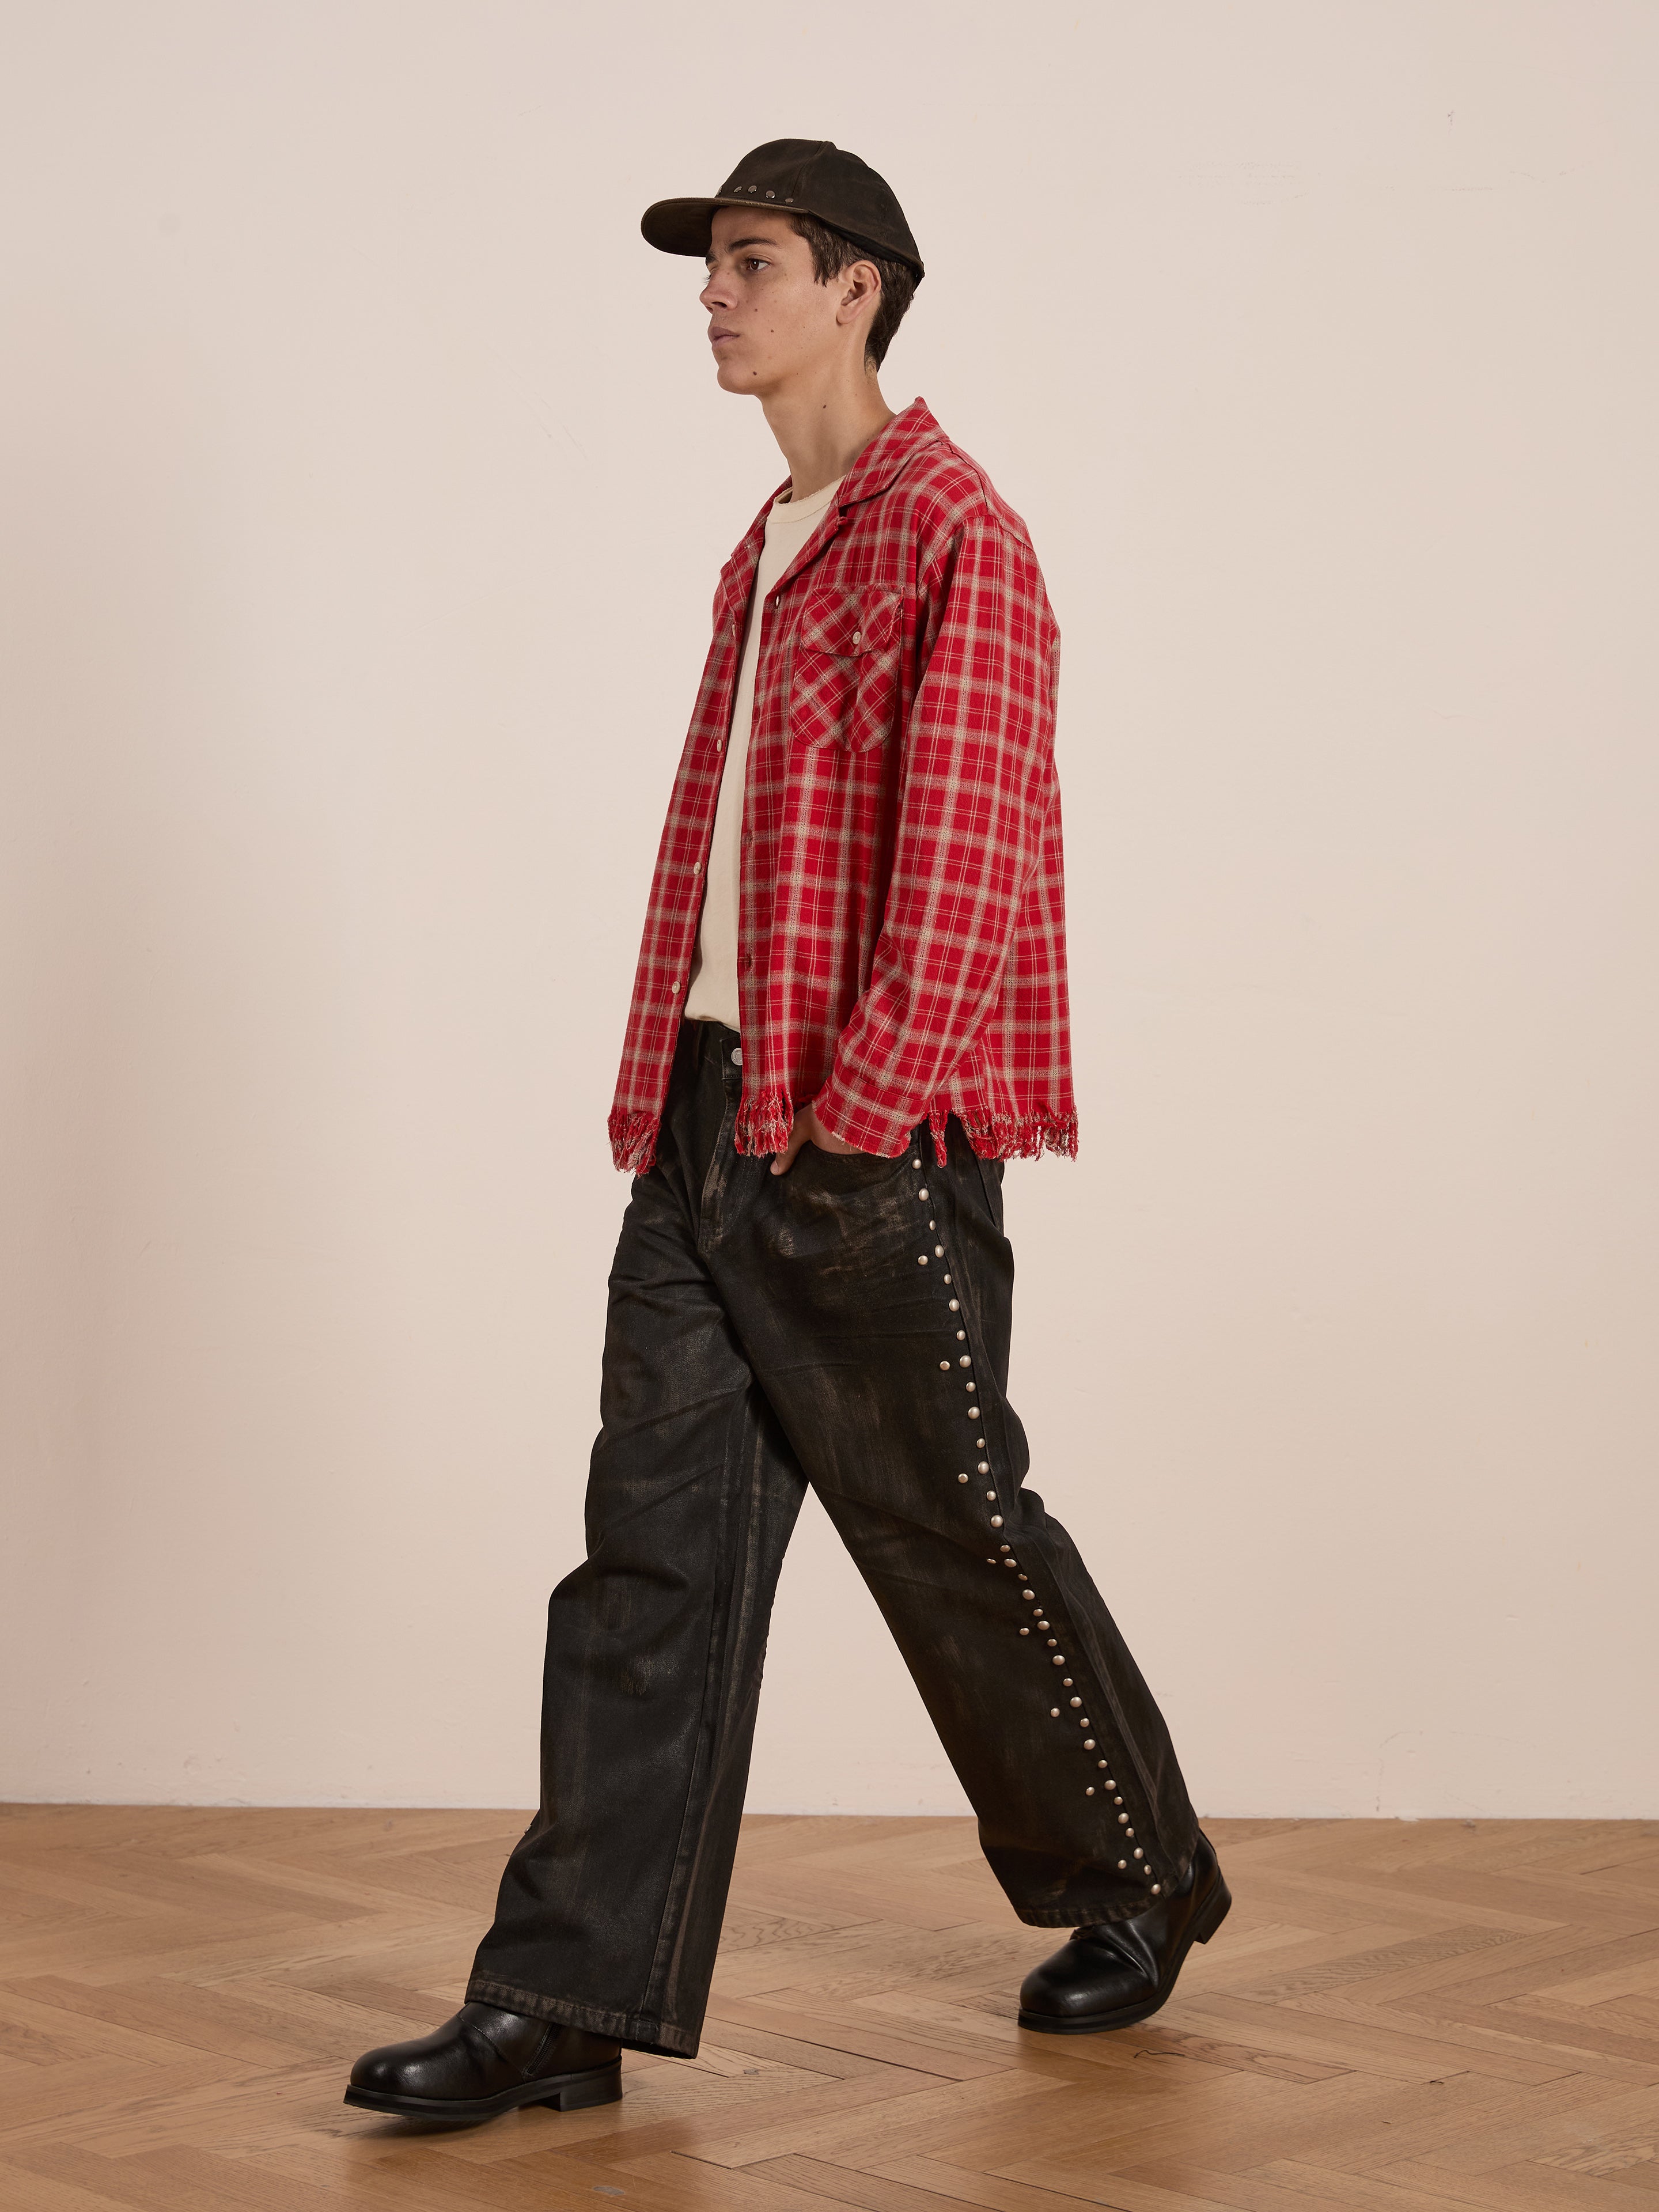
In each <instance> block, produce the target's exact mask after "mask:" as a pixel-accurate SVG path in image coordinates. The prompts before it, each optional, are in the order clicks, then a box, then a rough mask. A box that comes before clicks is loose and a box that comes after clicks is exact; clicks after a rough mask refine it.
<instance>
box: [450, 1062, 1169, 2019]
mask: <svg viewBox="0 0 1659 2212" xmlns="http://www.w3.org/2000/svg"><path fill="white" fill-rule="evenodd" d="M740 1087H741V1070H740V1066H739V1065H738V1038H737V1036H736V1035H735V1034H734V1033H733V1032H732V1030H726V1029H723V1028H720V1027H719V1026H718V1025H716V1024H708V1023H686V1024H683V1026H682V1030H681V1036H680V1041H679V1045H678V1051H677V1054H676V1057H675V1062H674V1072H673V1079H672V1082H671V1087H670V1091H669V1097H668V1103H667V1107H666V1110H665V1116H664V1121H663V1127H662V1132H661V1136H660V1139H659V1146H658V1154H657V1160H656V1164H655V1165H654V1166H653V1168H652V1169H651V1170H650V1171H649V1172H648V1173H647V1174H646V1175H644V1176H639V1177H637V1178H636V1179H635V1183H634V1188H633V1194H632V1196H631V1198H630V1200H629V1206H628V1211H627V1213H626V1215H625V1217H624V1219H623V1230H622V1237H621V1240H620V1242H619V1243H618V1245H617V1260H616V1265H615V1267H614V1269H613V1270H612V1273H611V1298H610V1317H609V1324H608V1328H607V1332H606V1336H605V1371H604V1382H603V1387H602V1395H601V1418H602V1422H603V1426H602V1427H601V1429H600V1432H599V1441H598V1443H596V1444H595V1446H594V1448H593V1458H592V1471H591V1474H590V1476H589V1481H588V1490H587V1510H586V1518H587V1557H586V1560H585V1561H584V1562H583V1564H582V1565H580V1566H579V1567H577V1568H576V1569H575V1570H574V1572H572V1573H570V1574H568V1575H567V1576H566V1577H565V1578H564V1580H563V1581H562V1583H560V1584H559V1586H558V1588H557V1589H556V1590H555V1591H554V1593H553V1595H552V1598H551V1601H550V1604H549V1607H548V1629H547V1668H546V1677H545V1686H544V1708H543V1722H542V1801H541V1808H540V1810H539V1811H538V1814H536V1817H535V1819H534V1820H533V1821H532V1823H531V1826H529V1828H528V1829H527V1830H526V1832H525V1834H524V1836H523V1838H521V1840H520V1842H519V1844H517V1846H516V1847H515V1848H514V1850H513V1854H512V1856H511V1857H510V1858H509V1859H508V1861H507V1869H506V1871H505V1873H504V1875H503V1876H502V1879H501V1894H500V1899H499V1902H498V1905H497V1909H496V1915H495V1924H494V1925H493V1926H492V1927H491V1929H489V1934H488V1935H487V1936H485V1937H484V1939H483V1942H482V1943H481V1944H480V1946H479V1948H478V1954H477V1961H476V1963H475V1966H474V1968H473V1973H472V1978H471V1983H470V1984H469V1986H468V1990H467V1995H468V1996H469V1997H470V1998H479V1999H483V2001H485V2002H489V2003H491V2004H497V2005H502V2006H505V2007H507V2008H508V2009H509V2010H511V2011H514V2012H520V2013H528V2014H531V2015H534V2016H536V2017H538V2018H541V2019H544V2020H550V2021H564V2022H567V2023H568V2024H569V2025H571V2026H574V2027H583V2028H586V2029H588V2030H589V2031H591V2032H592V2033H595V2034H599V2035H605V2036H613V2037H615V2038H617V2039H618V2040H620V2041H621V2042H623V2043H624V2044H628V2045H632V2046H633V2047H634V2048H635V2049H638V2050H642V2051H665V2052H669V2053H671V2054H676V2055H679V2056H684V2057H693V2056H695V2055H696V2049H697V2042H698V2037H699V2035H700V2033H701V2031H702V2018H703V2012H704V2008H705V2006H706V2004H707V2002H708V1985H709V1981H710V1978H711V1976H712V1974H713V1971H714V1952H715V1947H716V1944H717V1942H718V1941H719V1937H720V1920H721V1916H722V1913H723V1911H724V1910H725V1905H726V1890H727V1887H728V1884H729V1881H730V1878H731V1869H732V1857H733V1853H734V1851H735V1849H736V1845H737V1839H738V1817H739V1815H740V1814H741V1813H742V1810H743V1798H744V1782H745V1778H746V1777H747V1772H748V1766H749V1754H750V1742H751V1740H752V1737H753V1735H754V1727H755V1711H756V1705H757V1699H758V1697H759V1692H760V1680H761V1666H762V1661H763V1656H764V1652H765V1646H766V1632H767V1625H768V1620H769V1614H770V1611H771V1606H772V1598H773V1592H774V1590H775V1587H776V1583H777V1578H778V1571H779V1568H780V1566H781V1563H782V1559H783V1553H784V1547H785V1546H786V1545H787V1542H788V1541H789V1534H790V1531H791V1529H792V1528H793V1524H794V1521H795V1516H796V1514H797V1512H798V1510H799V1506H800V1503H801V1499H802V1497H803V1495H804V1493H805V1488H806V1486H807V1485H808V1484H809V1483H810V1484H811V1486H812V1487H813V1489H814V1490H816V1491H817V1494H818V1496H819V1498H821V1499H822V1501H823V1505H824V1508H825V1510H827V1512H828V1513H829V1517H830V1519H831V1521H832V1522H834V1523H835V1526H836V1529H837V1531H838V1532H839V1534H840V1535H841V1537H842V1541H843V1542H844V1543H845V1544H846V1546H847V1547H848V1551H849V1552H850V1553H852V1555H853V1558H854V1560H855V1561H856V1563H857V1565H858V1566H859V1569H860V1572H861V1573H862V1574H863V1576H864V1577H865V1580H866V1583H868V1584H869V1587H870V1589H871V1591H872V1594H873V1595H874V1597H875V1600H876V1602H877V1604H878V1606H879V1607H881V1611H882V1613H883V1615H884V1618H885V1620H886V1622H887V1625H888V1626H889V1627H890V1629H891V1630H892V1632H893V1634H894V1637H895V1638H896V1640H897V1643H898V1646H899V1649H900V1650H901V1652H902V1654H903V1656H904V1660H905V1663H906V1664H907V1665H908V1668H909V1669H910V1672H911V1674H913V1675H914V1676H915V1682H916V1686H917V1688H918V1689H919V1690H920V1691H921V1696H922V1699H923V1701H924V1703H925V1704H926V1705H927V1711H928V1713H929V1715H930V1716H931V1717H932V1719H933V1724H934V1726H935V1727H936V1728H937V1729H938V1730H939V1737H940V1740H941V1741H942V1742H943V1744H944V1746H945V1751H946V1753H948V1754H949V1757H950V1759H951V1765H952V1766H954V1767H955V1769H956V1771H957V1775H958V1776H959V1777H960V1778H961V1781H962V1785H963V1789H964V1790H966V1792H967V1794H968V1797H969V1801H970V1802H971V1803H972V1805H973V1807H974V1810H975V1813H976V1814H978V1816H979V1833H980V1840H981V1845H982V1847H983V1849H984V1852H985V1856H986V1857H987V1860H988V1861H989V1863H990V1865H991V1868H992V1870H993V1872H994V1874H995V1875H996V1877H997V1879H998V1881H1000V1883H1001V1884H1002V1887H1003V1888H1004V1890H1005V1891H1006V1893H1007V1895H1008V1899H1009V1901H1010V1903H1011V1904H1012V1906H1013V1909H1014V1911H1016V1912H1017V1913H1018V1915H1019V1917H1020V1918H1021V1919H1022V1920H1025V1921H1029V1922H1030V1923H1033V1924H1034V1925H1036V1926H1038V1927H1044V1928H1061V1927H1071V1926H1073V1925H1078V1924H1081V1923H1084V1922H1087V1921H1105V1920H1113V1919H1119V1918H1122V1917H1126V1916H1127V1915H1129V1914H1132V1913H1134V1912H1138V1911H1142V1910H1144V1908H1145V1907H1146V1905H1147V1904H1148V1903H1149V1901H1150V1899H1151V1895H1152V1892H1153V1889H1154V1887H1156V1888H1157V1890H1158V1892H1159V1893H1162V1892H1163V1891H1164V1889H1165V1888H1166V1887H1169V1886H1170V1885H1172V1884H1175V1883H1178V1882H1179V1881H1181V1879H1182V1876H1183V1875H1185V1873H1186V1870H1187V1867H1188V1862H1189V1860H1190V1858H1191V1855H1192V1851H1193V1848H1194V1844H1195V1842H1196V1840H1197V1824H1196V1821H1195V1820H1194V1814H1193V1808H1192V1806H1191V1805H1190V1803H1189V1802H1188V1796H1187V1791H1186V1788H1185V1785H1184V1784H1183V1783H1182V1778H1181V1771H1180V1769H1179V1767H1178V1766H1177V1765H1176V1757H1175V1753H1174V1750H1173V1748H1172V1747H1171V1745H1170V1738H1169V1735H1168V1732H1167V1730H1166V1729H1165V1728H1164V1722H1163V1719H1162V1717H1161V1716H1160V1715H1159V1712H1158V1707H1157V1705H1155V1704H1154V1702H1153V1700H1152V1693H1151V1692H1150V1691H1149V1690H1148V1688H1147V1686H1146V1682H1145V1681H1144V1680H1143V1679H1142V1677H1141V1675H1140V1673H1139V1669H1138V1668H1136V1666H1135V1663H1134V1661H1133V1659H1132V1658H1131V1657H1130V1656H1129V1652H1128V1650H1127V1647H1126V1645H1125V1644H1124V1642H1123V1639H1122V1638H1121V1636H1120V1634H1119V1633H1118V1631H1117V1628H1116V1626H1115V1624H1114V1622H1113V1620H1112V1618H1111V1615H1110V1614H1109V1613H1108V1612H1107V1610H1106V1607H1105V1605H1104V1603H1103V1601H1102V1599H1101V1597H1100V1595H1099V1593H1098V1591H1097V1589H1096V1588H1095V1586H1094V1583H1092V1582H1091V1580H1090V1578H1089V1575H1088V1572H1087V1571H1086V1570H1085V1567H1084V1565H1083V1562H1082V1560H1081V1559H1079V1556H1078V1553H1077V1549H1076V1547H1075V1546H1074V1545H1073V1542H1072V1540H1071V1538H1070V1537H1069V1536H1068V1535H1067V1534H1066V1531H1065V1530H1064V1529H1063V1528H1061V1527H1060V1524H1059V1523H1058V1522H1055V1521H1053V1520H1051V1519H1050V1518H1049V1517H1048V1515H1047V1514H1046V1513H1045V1512H1044V1511H1043V1509H1042V1500H1041V1498H1038V1497H1037V1496H1036V1493H1035V1492H1032V1491H1030V1490H1027V1489H1025V1488H1024V1487H1023V1484H1024V1475H1025V1470H1026V1465H1027V1454H1026V1446H1025V1437H1024V1431H1023V1430H1022V1429H1021V1427H1020V1425H1019V1422H1018V1419H1016V1418H1015V1415H1014V1413H1013V1411H1012V1407H1010V1406H1009V1404H1008V1401H1007V1399H1006V1396H1005V1395H1004V1391H1005V1386H1006V1380H1007V1372H1008V1344H1009V1332H1010V1325H1011V1318H1012V1283H1013V1261H1012V1253H1011V1251H1010V1249H1009V1246H1008V1244H1007V1242H1006V1239H1005V1237H1004V1236H1003V1233H1002V1188H1001V1185H1002V1170H1001V1167H1000V1163H998V1162H995V1161H989V1160H981V1159H978V1158H975V1154H974V1152H972V1150H971V1148H970V1147H969V1144H968V1142H967V1139H966V1138H965V1136H964V1135H963V1131H962V1129H961V1127H960V1125H959V1124H958V1123H957V1122H956V1121H954V1120H953V1121H951V1124H950V1128H949V1139H948V1144H947V1146H946V1148H945V1149H946V1154H947V1157H946V1158H945V1159H943V1160H939V1159H936V1158H935V1157H934V1152H933V1143H932V1140H931V1139H930V1137H929V1135H928V1133H927V1125H926V1124H925V1123H924V1124H923V1125H922V1126H921V1127H920V1128H919V1129H918V1130H917V1132H916V1133H915V1137H914V1139H913V1140H912V1142H911V1143H910V1144H909V1145H908V1146H906V1148H905V1151H904V1153H903V1156H902V1158H899V1159H896V1160H888V1159H877V1158H872V1157H870V1156H869V1155H867V1154H863V1153H859V1154H854V1155H848V1156H842V1155H839V1154H832V1153H829V1152H823V1151H821V1150H819V1149H818V1148H817V1147H816V1146H811V1145H809V1146H805V1148H804V1149H803V1151H802V1152H801V1153H800V1155H799V1158H798V1159H797V1160H796V1162H795V1164H794V1166H793V1169H792V1170H791V1171H790V1172H789V1173H788V1174H787V1176H774V1175H772V1174H771V1172H770V1167H771V1163H770V1161H769V1159H763V1158H760V1159H751V1158H742V1157H740V1156H739V1155H738V1152H736V1151H735V1150H734V1149H733V1146H732V1133H733V1127H734V1123H735V1119H736V1115H737V1109H738V1094H739V1091H740Z"/></svg>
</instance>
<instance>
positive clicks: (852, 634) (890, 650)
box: [788, 584, 904, 753]
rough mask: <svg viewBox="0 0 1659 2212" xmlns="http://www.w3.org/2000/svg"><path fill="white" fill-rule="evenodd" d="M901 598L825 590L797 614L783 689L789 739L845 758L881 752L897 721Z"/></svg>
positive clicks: (869, 589)
mask: <svg viewBox="0 0 1659 2212" xmlns="http://www.w3.org/2000/svg"><path fill="white" fill-rule="evenodd" d="M903 607H904V594H903V592H899V591H894V590H890V589H884V588H883V587H882V586H878V585H862V586H848V585H839V584H828V585H824V586H820V588H819V589H818V590H817V591H815V592H811V594H810V595H809V597H808V598H807V599H806V600H805V602H804V604H803V605H802V607H801V614H800V626H799V629H798V630H797V631H796V633H795V650H794V665H793V669H792V670H791V671H790V672H791V679H792V680H791V683H790V686H789V692H788V700H789V735H790V738H791V740H792V742H793V743H794V744H800V745H806V746H817V745H829V744H837V745H840V746H842V748H843V749H844V750H846V751H848V752H849V753H862V752H867V751H869V750H870V749H871V747H872V745H878V744H883V743H884V741H885V739H886V738H887V737H888V735H889V734H890V732H891V731H892V730H893V728H894V727H895V726H896V722H897V720H898V709H899V682H898V665H899V652H900V645H901V641H902V636H903V626H902V622H901V620H900V617H901V615H902V611H903Z"/></svg>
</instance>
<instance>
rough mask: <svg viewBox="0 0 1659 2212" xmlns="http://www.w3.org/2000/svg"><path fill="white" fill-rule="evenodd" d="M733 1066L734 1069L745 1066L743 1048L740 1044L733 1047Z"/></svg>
mask: <svg viewBox="0 0 1659 2212" xmlns="http://www.w3.org/2000/svg"><path fill="white" fill-rule="evenodd" d="M732 1066H733V1067H741V1066H743V1047H742V1046H741V1045H740V1044H738V1045H733V1046H732Z"/></svg>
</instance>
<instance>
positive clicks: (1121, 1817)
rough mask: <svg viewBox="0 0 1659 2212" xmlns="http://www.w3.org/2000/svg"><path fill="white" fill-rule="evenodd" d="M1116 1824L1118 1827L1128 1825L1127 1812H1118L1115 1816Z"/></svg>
mask: <svg viewBox="0 0 1659 2212" xmlns="http://www.w3.org/2000/svg"><path fill="white" fill-rule="evenodd" d="M1117 1825H1118V1826H1119V1827H1120V1828H1127V1826H1128V1825H1129V1816H1128V1814H1127V1813H1120V1814H1118V1816H1117Z"/></svg>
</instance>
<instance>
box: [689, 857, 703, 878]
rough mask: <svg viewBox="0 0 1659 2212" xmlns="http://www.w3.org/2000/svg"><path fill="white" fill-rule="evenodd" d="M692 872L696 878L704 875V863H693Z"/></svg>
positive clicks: (694, 861)
mask: <svg viewBox="0 0 1659 2212" xmlns="http://www.w3.org/2000/svg"><path fill="white" fill-rule="evenodd" d="M691 872H692V874H693V875H694V876H700V875H701V874H702V861H701V860H693V861H692V863H691Z"/></svg>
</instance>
